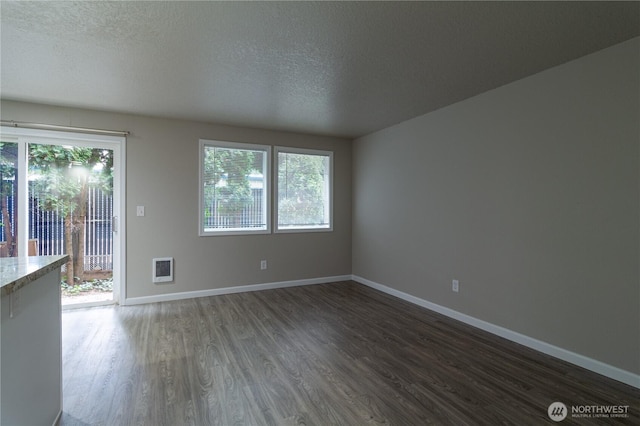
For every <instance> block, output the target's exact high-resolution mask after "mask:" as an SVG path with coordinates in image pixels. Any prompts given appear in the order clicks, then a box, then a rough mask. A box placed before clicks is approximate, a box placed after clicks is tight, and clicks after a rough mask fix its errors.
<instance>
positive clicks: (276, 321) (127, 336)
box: [61, 282, 640, 426]
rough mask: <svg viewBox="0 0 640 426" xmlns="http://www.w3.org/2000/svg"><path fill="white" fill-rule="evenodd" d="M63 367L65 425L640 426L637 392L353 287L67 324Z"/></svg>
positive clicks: (177, 305)
mask: <svg viewBox="0 0 640 426" xmlns="http://www.w3.org/2000/svg"><path fill="white" fill-rule="evenodd" d="M63 360H64V361H63V364H64V365H63V367H64V385H63V392H64V413H63V417H62V421H61V424H62V425H129V424H136V425H154V426H156V425H158V426H159V425H168V426H176V425H183V424H185V425H186V424H192V425H209V424H213V425H224V426H227V425H330V424H336V425H366V424H394V425H427V424H435V425H449V424H450V425H464V424H470V425H478V424H487V425H497V424H511V425H536V424H545V423H551V424H553V423H554V422H552V421H551V420H550V419H549V417H548V415H547V408H548V406H549V404H551V403H552V402H554V401H561V402H563V403H565V404H566V405H567V407H571V405H598V406H600V405H629V406H630V408H629V417H628V418H623V419H604V418H599V419H585V418H581V419H575V418H571V415H570V416H569V417H567V419H565V420H564V421H563V422H562V423H561V424H636V425H638V424H640V413H639V408H640V407H639V401H640V391H639V390H637V389H634V388H632V387H630V386H627V385H624V384H621V383H619V382H616V381H613V380H610V379H607V378H604V377H602V376H599V375H597V374H595V373H591V372H589V371H586V370H583V369H581V368H578V367H575V366H573V365H570V364H567V363H565V362H562V361H559V360H557V359H554V358H551V357H548V356H545V355H543V354H540V353H538V352H535V351H533V350H530V349H527V348H525V347H523V346H520V345H517V344H515V343H512V342H508V341H506V340H503V339H500V338H498V337H496V336H493V335H491V334H488V333H485V332H483V331H480V330H477V329H474V328H472V327H469V326H467V325H465V324H462V323H459V322H456V321H453V320H451V319H448V318H446V317H443V316H441V315H439V314H436V313H433V312H430V311H428V310H426V309H422V308H420V307H417V306H415V305H412V304H410V303H407V302H405V301H402V300H400V299H396V298H394V297H391V296H388V295H386V294H384V293H380V292H378V291H375V290H372V289H370V288H368V287H365V286H362V285H359V284H357V283H354V282H342V283H334V284H322V285H314V286H306V287H297V288H289V289H278V290H268V291H260V292H253V293H240V294H231V295H225V296H215V297H207V298H200V299H192V300H184V301H174V302H165V303H155V304H149V305H141V306H129V307H114V306H111V307H104V308H92V309H82V310H75V311H66V312H64V313H63ZM569 410H571V408H569Z"/></svg>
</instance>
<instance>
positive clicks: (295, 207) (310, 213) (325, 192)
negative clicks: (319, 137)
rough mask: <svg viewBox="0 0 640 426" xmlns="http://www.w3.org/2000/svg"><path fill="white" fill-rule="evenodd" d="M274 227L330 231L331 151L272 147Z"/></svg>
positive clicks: (280, 230) (284, 230) (283, 230)
mask: <svg viewBox="0 0 640 426" xmlns="http://www.w3.org/2000/svg"><path fill="white" fill-rule="evenodd" d="M276 156H277V172H276V178H277V185H276V188H277V197H276V200H277V203H278V205H277V209H276V217H277V221H276V231H277V232H287V231H293V232H295V231H300V230H304V231H314V230H315V231H330V230H332V229H333V223H332V190H333V188H332V168H333V153H332V152H327V151H316V150H308V149H297V148H283V147H277V148H276Z"/></svg>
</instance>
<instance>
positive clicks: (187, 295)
mask: <svg viewBox="0 0 640 426" xmlns="http://www.w3.org/2000/svg"><path fill="white" fill-rule="evenodd" d="M349 280H351V275H337V276H333V277H322V278H309V279H303V280H292V281H279V282H272V283H265V284H251V285H241V286H235V287H224V288H212V289H208V290H198V291H184V292H179V293H167V294H159V295H156V296H143V297H129V298H127V299H125V300H124V302H122V303H121V305H142V304H145V303H155V302H170V301H172V300H184V299H195V298H198V297H208V296H220V295H222V294H232V293H244V292H248V291H262V290H272V289H276V288H286V287H299V286H303V285H313V284H324V283H332V282H338V281H349Z"/></svg>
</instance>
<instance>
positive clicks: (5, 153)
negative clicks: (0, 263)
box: [0, 142, 18, 257]
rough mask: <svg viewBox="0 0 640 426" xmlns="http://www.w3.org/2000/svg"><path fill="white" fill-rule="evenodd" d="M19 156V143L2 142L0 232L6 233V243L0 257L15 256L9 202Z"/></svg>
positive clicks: (0, 145)
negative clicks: (0, 220)
mask: <svg viewBox="0 0 640 426" xmlns="http://www.w3.org/2000/svg"><path fill="white" fill-rule="evenodd" d="M17 157H18V145H17V144H15V143H9V142H0V214H1V215H2V217H1V218H2V222H1V223H0V228H1V229H0V232H2V233H3V234H4V241H5V244H4V245H3V247H2V248H0V257H11V256H14V255H15V253H14V249H15V247H14V242H15V238H14V235H13V232H12V226H11V216H10V215H9V205H8V203H7V200H8V197H9V195H11V193H12V188H13V185H14V184H15V177H16V160H17Z"/></svg>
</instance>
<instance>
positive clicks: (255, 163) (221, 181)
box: [204, 147, 264, 227]
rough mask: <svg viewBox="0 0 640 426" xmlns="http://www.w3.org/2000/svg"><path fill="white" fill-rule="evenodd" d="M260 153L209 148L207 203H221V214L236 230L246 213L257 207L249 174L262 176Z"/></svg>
mask: <svg viewBox="0 0 640 426" xmlns="http://www.w3.org/2000/svg"><path fill="white" fill-rule="evenodd" d="M263 155H264V154H262V153H260V152H256V151H249V150H241V149H228V148H219V147H208V148H207V149H206V150H205V159H204V185H205V203H206V205H207V206H210V205H212V204H215V202H216V201H217V205H216V207H217V209H218V213H219V214H221V215H224V216H227V217H229V218H230V220H231V225H232V226H233V227H240V226H241V225H242V223H241V221H242V212H243V210H244V209H245V208H247V207H249V206H251V205H252V204H253V196H252V194H251V184H250V182H249V175H250V174H251V173H252V172H259V173H262V157H263Z"/></svg>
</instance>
